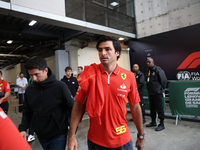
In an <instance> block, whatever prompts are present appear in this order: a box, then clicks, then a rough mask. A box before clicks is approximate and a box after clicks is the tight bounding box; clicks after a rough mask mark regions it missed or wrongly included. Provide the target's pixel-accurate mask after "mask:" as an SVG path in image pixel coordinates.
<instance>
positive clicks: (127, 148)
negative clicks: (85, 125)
mask: <svg viewBox="0 0 200 150" xmlns="http://www.w3.org/2000/svg"><path fill="white" fill-rule="evenodd" d="M88 149H89V150H133V144H132V140H130V141H129V142H128V143H126V144H124V145H122V146H120V147H117V148H106V147H103V146H100V145H97V144H95V143H93V142H91V141H90V140H88Z"/></svg>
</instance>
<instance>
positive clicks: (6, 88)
mask: <svg viewBox="0 0 200 150" xmlns="http://www.w3.org/2000/svg"><path fill="white" fill-rule="evenodd" d="M0 92H4V93H5V94H6V92H9V93H10V85H9V83H8V82H7V81H4V80H0ZM6 101H8V97H7V98H6V99H4V100H3V102H6ZM3 102H2V103H3Z"/></svg>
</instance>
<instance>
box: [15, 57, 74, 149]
mask: <svg viewBox="0 0 200 150" xmlns="http://www.w3.org/2000/svg"><path fill="white" fill-rule="evenodd" d="M24 67H25V68H26V69H27V70H28V73H29V74H30V77H31V78H32V80H33V83H32V84H31V85H29V86H28V87H27V89H26V92H25V101H24V103H23V115H22V122H21V124H20V125H19V131H20V132H21V134H22V136H23V137H24V138H25V139H26V130H27V128H28V127H29V125H30V123H31V124H32V127H33V129H34V131H35V133H36V134H37V137H38V139H39V141H40V144H41V145H42V147H43V149H45V150H46V149H48V150H55V149H59V150H65V148H66V142H67V133H68V117H67V113H66V110H70V111H71V109H72V106H73V103H74V100H73V98H72V96H71V93H70V90H69V88H68V87H67V85H66V84H64V83H63V82H61V81H58V80H56V79H55V75H54V74H53V73H52V71H51V70H50V69H49V68H47V63H46V60H45V59H44V58H42V57H37V56H34V57H32V58H30V59H29V60H28V61H27V62H26V64H25V66H24Z"/></svg>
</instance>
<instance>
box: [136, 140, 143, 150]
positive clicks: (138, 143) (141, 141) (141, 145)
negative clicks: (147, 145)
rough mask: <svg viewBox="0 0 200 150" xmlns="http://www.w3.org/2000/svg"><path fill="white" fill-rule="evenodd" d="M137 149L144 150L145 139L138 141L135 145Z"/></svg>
mask: <svg viewBox="0 0 200 150" xmlns="http://www.w3.org/2000/svg"><path fill="white" fill-rule="evenodd" d="M135 147H136V148H137V149H138V150H143V148H144V139H139V138H138V139H137V141H136V143H135Z"/></svg>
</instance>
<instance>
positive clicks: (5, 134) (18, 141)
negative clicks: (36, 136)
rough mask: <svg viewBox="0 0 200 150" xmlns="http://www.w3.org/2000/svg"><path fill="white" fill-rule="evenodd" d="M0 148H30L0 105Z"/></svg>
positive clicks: (6, 149) (27, 149) (4, 149)
mask: <svg viewBox="0 0 200 150" xmlns="http://www.w3.org/2000/svg"><path fill="white" fill-rule="evenodd" d="M0 135H1V136H0V149H1V150H13V149H20V150H31V147H30V146H29V144H28V143H27V142H26V140H25V139H24V138H23V137H22V136H21V134H20V133H19V131H18V130H17V128H16V126H15V125H14V124H13V122H12V121H11V120H10V119H9V118H8V117H7V115H6V114H5V113H4V112H3V110H2V109H1V107H0Z"/></svg>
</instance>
